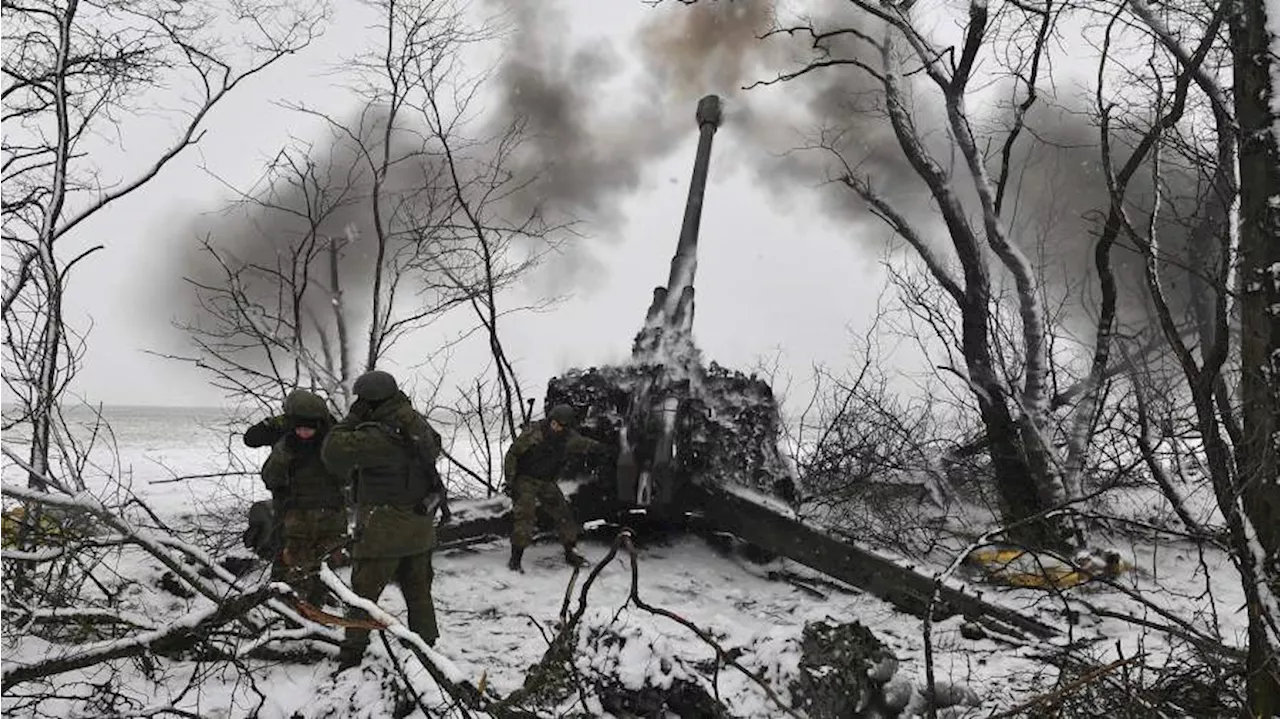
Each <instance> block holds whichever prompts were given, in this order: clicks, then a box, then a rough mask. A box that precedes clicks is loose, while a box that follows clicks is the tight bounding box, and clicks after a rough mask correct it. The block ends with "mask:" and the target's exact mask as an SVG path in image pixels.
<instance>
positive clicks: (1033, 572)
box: [965, 547, 1132, 589]
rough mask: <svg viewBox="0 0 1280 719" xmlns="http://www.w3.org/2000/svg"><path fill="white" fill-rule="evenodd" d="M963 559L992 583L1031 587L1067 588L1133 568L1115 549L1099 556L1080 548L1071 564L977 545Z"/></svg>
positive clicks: (1032, 554) (1025, 551) (1015, 550)
mask: <svg viewBox="0 0 1280 719" xmlns="http://www.w3.org/2000/svg"><path fill="white" fill-rule="evenodd" d="M965 562H966V563H967V564H969V565H971V566H976V567H977V568H978V569H979V570H980V571H981V572H982V573H983V574H984V575H985V578H986V579H987V581H990V582H992V583H995V584H1005V585H1008V586H1011V587H1029V588H1033V589H1068V588H1070V587H1076V586H1079V585H1081V584H1084V583H1086V582H1088V581H1090V580H1092V579H1095V578H1097V577H1114V576H1116V575H1117V574H1119V573H1120V572H1123V571H1127V570H1128V569H1130V568H1132V565H1130V564H1128V563H1126V562H1124V561H1122V560H1121V559H1120V556H1119V554H1117V553H1115V552H1106V553H1103V554H1102V556H1094V553H1092V552H1083V553H1081V554H1080V555H1077V557H1076V558H1075V563H1074V564H1071V563H1068V562H1065V561H1063V560H1062V559H1060V558H1058V557H1055V556H1053V555H1051V554H1047V553H1042V552H1031V551H1027V550H1024V549H1015V548H1010V547H984V548H982V549H976V550H974V551H972V552H970V553H969V556H968V557H966V558H965Z"/></svg>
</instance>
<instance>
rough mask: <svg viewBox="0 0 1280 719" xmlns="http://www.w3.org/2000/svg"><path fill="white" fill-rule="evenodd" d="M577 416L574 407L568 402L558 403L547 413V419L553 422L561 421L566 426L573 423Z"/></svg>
mask: <svg viewBox="0 0 1280 719" xmlns="http://www.w3.org/2000/svg"><path fill="white" fill-rule="evenodd" d="M577 416H578V415H577V413H576V412H574V411H573V408H572V407H570V406H569V405H567V404H558V405H556V406H554V407H552V408H551V411H550V412H548V413H547V419H549V420H551V421H552V422H559V423H560V424H562V425H564V426H566V427H568V426H569V425H571V424H573V420H575V419H577Z"/></svg>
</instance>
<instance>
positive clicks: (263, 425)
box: [244, 415, 289, 447]
mask: <svg viewBox="0 0 1280 719" xmlns="http://www.w3.org/2000/svg"><path fill="white" fill-rule="evenodd" d="M288 433H289V421H288V420H287V419H286V418H285V417H284V416H283V415H281V416H276V417H268V418H266V419H264V420H262V421H261V422H259V423H257V424H255V425H253V426H252V427H250V428H249V429H247V430H245V432H244V445H245V446H246V447H270V446H271V445H273V444H275V443H276V442H277V441H278V440H279V439H280V438H281V437H283V436H285V435H286V434H288Z"/></svg>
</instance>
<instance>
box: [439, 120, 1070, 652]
mask: <svg viewBox="0 0 1280 719" xmlns="http://www.w3.org/2000/svg"><path fill="white" fill-rule="evenodd" d="M695 117H696V119H697V123H698V130H699V139H698V149H697V154H696V156H695V160H694V166H693V177H692V181H691V182H690V186H689V196H688V201H687V203H686V206H685V212H684V221H683V223H682V225H681V229H680V238H679V241H678V242H677V244H676V252H675V255H674V257H672V259H671V270H670V274H669V276H668V279H667V284H666V285H665V286H660V287H657V288H655V289H654V292H653V300H652V302H651V303H650V305H649V308H648V311H647V312H646V313H645V317H644V321H643V323H642V325H641V329H640V331H639V333H637V335H636V337H635V340H634V342H633V345H632V353H631V362H630V363H628V364H626V365H621V366H609V367H593V368H590V369H585V370H571V371H570V372H568V373H566V374H564V375H562V376H559V377H555V378H553V379H551V381H550V382H549V383H548V386H547V394H546V406H548V407H551V406H554V405H556V404H562V403H563V404H568V405H570V406H572V407H574V408H575V409H576V410H577V412H578V414H579V417H580V429H581V430H582V431H583V433H584V434H587V435H589V436H592V437H594V438H596V439H600V440H602V441H606V442H616V443H617V446H618V448H619V456H618V461H617V464H616V466H603V465H602V463H600V462H598V461H596V460H591V459H582V460H578V461H577V464H571V465H570V466H568V467H567V468H566V472H565V477H564V478H565V479H568V480H576V481H577V485H578V486H577V489H576V491H575V492H574V493H573V494H572V495H571V496H570V497H569V501H570V503H571V504H572V505H573V508H574V512H575V516H576V517H577V519H578V520H579V521H580V522H584V523H598V522H600V521H603V522H604V523H606V524H615V525H626V526H632V527H634V526H635V525H636V524H638V523H643V524H648V525H652V524H659V525H662V526H666V527H668V528H670V527H677V528H683V527H688V526H690V524H691V522H696V524H697V525H699V526H700V527H701V528H703V529H707V530H711V531H715V532H720V533H728V534H732V535H734V536H736V537H737V538H738V539H740V540H742V541H744V542H747V543H749V544H752V545H755V546H756V547H759V548H760V549H763V550H764V551H765V552H767V553H769V554H772V555H775V556H782V557H786V558H788V559H791V560H793V561H796V562H798V563H800V564H802V565H805V566H807V567H809V568H811V569H814V570H816V571H818V572H821V573H823V574H825V575H827V576H830V577H833V578H835V579H837V580H840V581H842V582H844V583H846V584H849V585H852V586H854V587H857V588H860V589H863V590H865V591H867V592H869V593H871V594H874V595H876V596H878V597H880V598H882V599H885V600H887V601H889V602H891V603H893V604H895V605H896V606H898V607H899V608H900V609H903V610H904V611H907V612H910V613H912V614H915V615H917V616H923V615H924V613H925V612H926V611H927V607H928V605H929V601H930V597H931V596H932V595H933V593H934V590H935V587H934V582H933V580H932V579H930V578H929V577H926V576H924V575H922V574H920V573H918V572H915V571H912V570H911V569H910V568H907V567H903V566H900V565H898V564H896V563H894V562H891V561H889V560H888V559H886V558H884V557H881V556H879V555H877V554H875V553H873V552H870V551H868V550H866V549H863V548H860V547H857V546H855V545H853V544H851V543H849V542H847V541H843V540H841V539H837V538H836V537H834V536H832V535H830V534H828V533H826V532H824V531H822V530H821V529H820V528H816V527H812V526H809V525H807V524H805V523H804V522H802V521H800V520H799V519H798V518H797V517H796V515H795V512H794V504H795V501H796V494H797V477H796V476H795V475H794V470H793V468H792V466H791V463H790V462H789V461H788V460H787V459H786V458H785V457H784V455H783V454H782V453H781V452H780V451H779V448H778V441H779V438H780V431H781V415H780V412H779V408H778V405H777V402H776V400H775V398H774V396H773V392H772V390H771V389H770V387H769V385H768V384H767V383H766V382H764V381H762V380H760V379H759V378H757V377H755V376H748V375H744V374H743V373H741V372H734V371H730V370H727V369H725V368H723V367H720V366H719V365H717V364H716V363H714V362H712V363H710V364H709V365H704V364H703V361H702V356H701V353H700V352H699V351H698V349H697V346H696V345H695V343H694V341H693V316H694V277H695V274H696V269H697V249H698V230H699V225H700V223H701V217H702V201H703V197H704V195H705V192H706V182H707V176H708V171H709V168H710V162H711V145H712V140H713V138H714V136H715V133H716V130H717V129H718V128H719V127H720V124H721V120H722V109H721V103H720V99H719V98H718V97H717V96H715V95H708V96H706V97H704V98H702V99H701V101H699V103H698V108H697V113H696V116H695ZM509 510H510V502H509V501H507V500H505V498H496V499H491V500H482V501H478V502H466V501H462V502H458V503H457V504H456V509H455V511H454V522H453V523H452V524H449V525H445V526H442V527H441V529H440V533H439V538H440V541H441V542H442V543H451V542H460V541H467V540H470V539H475V538H478V537H482V536H491V535H495V534H496V535H499V536H505V535H506V534H507V533H508V532H509V530H510V522H511V519H510V511H509ZM938 591H939V596H938V600H939V601H938V602H936V603H935V605H934V606H935V616H936V617H945V616H951V615H954V614H957V613H963V614H965V615H966V616H969V617H972V618H974V619H979V620H981V621H984V622H985V623H987V624H988V626H992V625H994V627H993V628H996V629H998V630H999V629H1005V630H1011V631H1015V632H1025V633H1029V634H1031V635H1034V636H1037V637H1041V638H1043V637H1049V636H1052V635H1054V634H1056V631H1055V630H1054V629H1052V628H1051V627H1049V626H1047V625H1045V624H1042V623H1040V622H1038V621H1036V620H1034V619H1031V618H1029V617H1026V616H1023V615H1021V614H1019V613H1017V612H1014V611H1012V610H1009V609H1007V608H1004V607H999V606H996V605H993V604H991V603H988V602H986V601H983V600H982V599H980V598H979V597H976V596H974V595H971V594H968V593H966V592H962V591H960V590H957V589H954V588H951V587H948V586H943V587H940V588H939V589H938Z"/></svg>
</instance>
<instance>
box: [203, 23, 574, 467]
mask: <svg viewBox="0 0 1280 719" xmlns="http://www.w3.org/2000/svg"><path fill="white" fill-rule="evenodd" d="M368 6H369V8H370V9H372V10H373V11H374V12H376V14H377V17H378V18H379V32H378V34H377V38H378V40H377V43H378V44H377V45H376V46H374V47H371V48H369V49H367V50H364V51H360V52H359V53H358V54H357V55H356V56H355V57H354V58H352V59H351V60H350V61H348V62H346V63H345V66H344V72H345V74H344V75H342V77H344V78H346V79H347V80H348V81H349V85H350V87H351V88H352V91H353V95H354V98H355V100H356V101H357V102H359V103H360V106H361V108H362V109H361V110H360V111H359V112H358V113H355V116H354V119H351V120H344V119H342V118H340V117H336V116H334V115H332V114H327V113H321V112H319V111H317V110H314V109H312V108H310V107H307V106H305V105H295V106H294V110H295V111H297V112H298V113H300V114H301V115H302V116H304V117H307V118H310V119H313V120H318V121H319V122H320V123H321V124H322V125H323V126H324V127H325V128H326V129H327V130H328V135H329V136H328V138H327V139H328V142H329V145H328V146H327V147H326V146H323V145H318V144H315V143H309V144H303V145H300V146H299V147H297V148H294V149H287V150H285V151H282V152H281V153H280V155H279V156H277V158H276V159H275V161H274V162H273V163H272V164H271V165H270V167H269V172H268V177H267V179H266V182H265V183H262V185H261V187H260V189H258V190H256V191H241V190H235V191H236V192H237V194H238V196H239V200H238V202H237V206H236V207H235V208H234V210H235V212H236V213H237V216H236V217H234V218H232V219H230V220H224V219H223V218H217V219H216V220H215V221H214V223H213V226H212V228H211V229H209V230H208V231H207V233H206V234H207V238H206V239H205V240H204V243H203V253H204V256H205V265H204V267H202V268H198V270H197V272H195V273H194V274H195V275H196V276H194V277H192V278H191V282H192V284H193V288H194V292H195V295H196V297H197V301H198V304H199V306H198V307H197V311H196V316H195V318H194V319H193V320H191V321H190V322H188V323H186V325H185V329H186V330H187V331H188V333H189V334H190V335H191V336H192V338H193V340H194V341H195V343H196V348H197V350H198V353H197V355H196V356H192V357H187V358H185V359H186V360H187V361H190V362H193V363H196V364H198V365H200V366H202V367H204V368H205V369H206V370H207V371H209V372H210V373H212V374H213V375H214V376H215V381H216V382H217V383H218V384H219V385H220V386H222V387H224V388H226V389H228V391H230V392H232V393H233V394H236V395H239V396H240V397H242V398H245V399H250V401H262V400H261V399H258V398H261V397H263V396H268V397H274V396H279V394H280V393H281V391H282V390H284V389H286V388H289V387H293V386H311V387H314V388H316V389H318V390H320V391H322V392H323V393H324V394H326V395H327V396H328V397H329V398H330V401H331V403H332V404H333V406H334V408H335V409H336V410H337V411H338V412H341V411H343V410H344V409H345V407H346V406H347V405H348V404H349V401H350V388H351V382H352V381H353V380H354V376H355V374H358V373H359V371H367V370H370V369H374V368H376V367H378V366H380V365H381V364H382V363H383V362H384V361H386V360H387V359H388V357H390V356H392V355H393V354H394V353H393V348H394V347H395V346H396V343H397V342H398V341H399V340H401V339H402V338H404V337H406V336H408V335H411V334H416V335H417V336H418V337H419V338H422V337H423V336H424V333H425V332H426V331H427V330H429V329H430V330H432V331H435V332H436V333H437V334H436V336H437V337H438V341H437V343H436V349H433V350H432V352H431V353H430V355H429V356H428V357H426V358H425V359H424V360H423V361H424V362H429V363H433V364H434V363H438V362H439V361H440V358H442V357H444V356H445V355H447V354H448V353H449V352H450V351H451V349H452V348H453V347H454V346H456V345H458V344H459V343H461V342H465V341H467V340H468V339H469V338H470V337H472V336H473V335H475V334H476V333H477V332H478V333H480V334H481V336H482V337H483V338H484V342H485V346H486V348H487V351H488V354H490V356H491V357H492V362H490V363H489V364H488V366H487V367H486V368H485V369H484V370H483V372H484V373H485V374H486V375H488V374H491V375H492V382H490V381H489V379H488V377H486V376H481V377H475V378H472V377H468V378H466V379H465V380H462V381H460V382H449V381H447V380H446V378H445V377H444V376H443V367H441V366H434V369H435V370H436V372H437V374H439V375H440V376H439V377H437V378H435V380H434V381H433V385H434V387H435V391H436V392H439V391H440V390H441V388H448V389H452V387H453V385H455V384H456V385H458V386H459V387H461V388H464V389H460V390H459V391H460V392H461V393H462V394H464V395H467V396H468V398H469V399H467V400H466V401H467V402H470V403H472V404H473V405H474V406H472V407H470V410H469V411H473V412H475V413H478V415H480V416H479V417H477V420H478V421H479V422H480V429H481V430H482V431H480V432H479V433H478V434H476V435H475V436H474V437H464V440H465V441H466V442H472V443H473V442H475V441H481V442H485V443H488V444H489V445H490V446H487V447H472V448H471V449H473V450H475V452H476V454H477V456H484V455H485V454H486V453H487V452H492V450H493V447H494V446H498V445H499V444H501V443H502V442H503V441H506V440H509V439H510V438H511V437H512V436H513V435H514V434H515V433H516V432H518V428H519V426H520V424H522V422H521V414H520V410H521V408H522V407H523V405H524V393H523V390H522V389H521V386H520V382H519V378H518V376H517V373H516V370H515V367H514V365H513V363H512V361H511V359H510V358H509V357H508V356H507V355H506V353H505V351H504V349H503V344H502V341H501V332H500V323H501V322H502V321H503V318H504V317H506V316H507V315H509V314H511V313H513V312H517V311H521V310H527V309H540V308H542V307H545V306H546V305H547V304H549V303H542V304H540V305H536V306H534V307H519V306H509V307H504V306H503V302H502V296H503V294H504V293H505V291H506V290H507V289H509V288H510V287H512V286H513V285H514V284H515V283H516V282H518V281H520V280H521V279H522V278H524V277H526V276H527V275H528V274H529V272H530V271H531V270H533V269H534V268H535V267H537V266H538V264H539V263H540V262H541V261H542V259H543V258H544V257H545V256H546V255H547V253H549V252H551V251H554V250H555V249H556V248H557V246H558V242H559V239H558V238H559V237H560V235H561V234H562V232H563V231H566V230H568V229H570V228H569V226H567V225H563V224H559V225H557V224H552V223H550V222H548V221H546V220H545V219H544V212H543V208H542V207H541V206H540V205H539V204H537V203H534V204H533V206H532V208H529V207H527V206H525V203H523V202H522V201H516V200H517V199H520V200H523V194H525V193H527V191H528V188H529V187H530V184H531V183H532V182H534V181H535V179H536V178H535V177H532V176H525V175H521V174H517V172H516V170H515V169H514V168H515V167H518V166H520V165H519V163H517V162H516V161H515V155H516V153H518V152H519V151H520V149H521V146H522V143H523V142H524V140H525V139H526V132H525V125H524V123H523V122H522V121H521V120H520V119H519V118H517V119H515V120H514V121H512V122H511V123H510V124H508V125H506V126H503V127H500V128H498V130H497V131H496V132H495V131H492V130H488V129H484V128H486V127H487V125H485V124H483V123H480V122H478V120H477V118H478V117H481V116H482V112H483V108H481V107H480V105H479V98H480V97H482V94H483V91H484V88H485V87H486V84H487V81H488V79H489V75H488V74H487V73H484V72H481V73H476V72H475V71H474V66H470V67H468V66H466V65H465V63H464V61H465V60H466V58H467V56H468V53H470V52H471V51H472V47H473V46H479V45H483V44H484V43H489V42H492V41H494V40H496V39H498V38H499V37H500V33H499V32H498V30H496V29H495V28H493V27H490V26H489V25H486V24H479V25H476V24H475V23H473V22H472V21H470V20H468V18H467V17H465V15H464V11H463V9H461V8H459V7H457V6H456V5H455V4H454V3H452V2H449V1H448V0H423V1H418V0H413V1H408V0H379V1H377V2H370V3H368ZM477 128H481V129H480V130H478V129H477ZM455 309H457V310H467V311H469V313H470V314H471V316H472V320H471V321H467V323H466V325H467V328H466V329H463V330H461V331H460V332H458V333H457V334H455V335H453V336H449V335H447V334H445V332H444V331H443V330H436V329H435V327H439V326H440V325H439V324H437V323H440V322H441V321H442V320H445V319H446V318H449V320H450V324H451V325H452V326H455V327H456V326H457V322H456V319H458V318H459V317H460V316H459V315H458V313H456V312H454V310H455ZM472 322H474V324H472ZM419 341H420V339H419ZM357 367H358V368H359V369H356V368H357ZM489 386H492V387H494V388H495V389H496V391H497V392H498V395H497V396H496V397H494V396H493V395H492V394H491V393H490V392H488V391H479V392H478V393H476V394H474V395H473V394H471V389H472V388H473V387H489ZM464 403H465V402H464ZM491 404H492V405H493V407H496V408H497V409H498V416H500V417H501V418H502V419H503V422H502V424H501V426H499V427H490V426H489V424H488V420H487V416H488V413H489V411H490V405H491ZM462 423H463V424H467V422H462ZM491 430H496V431H491ZM448 457H449V459H450V460H451V461H453V463H454V464H455V465H457V466H458V467H459V468H460V469H462V470H463V473H464V474H466V475H467V476H468V477H470V478H471V479H472V480H478V482H479V484H481V485H484V484H486V483H488V482H489V481H490V478H488V477H481V476H480V475H479V474H478V473H477V472H476V471H475V470H474V469H473V468H470V467H464V466H463V465H462V464H460V463H459V461H458V459H457V458H456V457H455V456H454V455H452V454H449V455H448Z"/></svg>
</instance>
